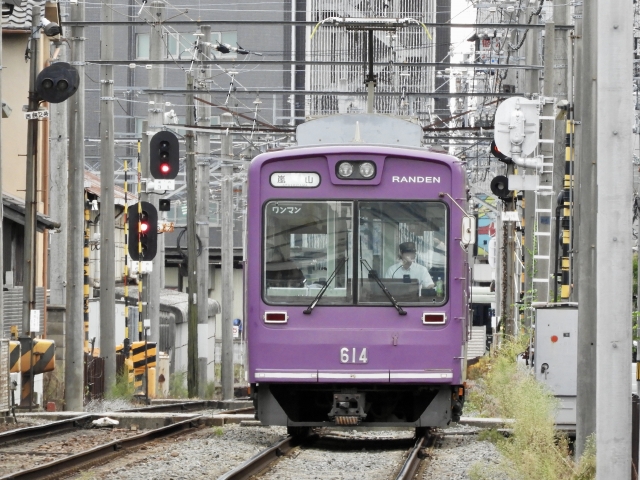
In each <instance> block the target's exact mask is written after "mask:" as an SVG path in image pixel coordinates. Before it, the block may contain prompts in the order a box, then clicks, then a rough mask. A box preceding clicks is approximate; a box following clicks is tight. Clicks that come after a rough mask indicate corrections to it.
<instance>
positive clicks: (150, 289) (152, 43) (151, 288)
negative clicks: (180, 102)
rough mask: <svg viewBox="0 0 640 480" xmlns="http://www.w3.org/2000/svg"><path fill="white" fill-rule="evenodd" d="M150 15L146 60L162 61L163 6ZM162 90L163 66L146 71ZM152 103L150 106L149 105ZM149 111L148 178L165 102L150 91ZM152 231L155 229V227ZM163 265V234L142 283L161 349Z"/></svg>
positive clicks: (154, 5)
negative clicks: (151, 148)
mask: <svg viewBox="0 0 640 480" xmlns="http://www.w3.org/2000/svg"><path fill="white" fill-rule="evenodd" d="M149 15H150V17H151V19H150V24H151V31H150V32H149V59H150V60H162V59H163V57H164V48H165V47H164V40H163V32H164V29H163V27H162V22H163V21H164V17H165V3H164V2H161V1H154V2H151V6H150V7H149ZM163 87H164V66H163V65H154V66H153V68H152V69H151V70H149V88H150V89H161V88H163ZM151 102H153V104H151ZM149 103H150V105H149V112H148V114H147V120H148V127H147V130H148V132H149V135H148V138H147V140H146V141H145V145H144V146H145V149H144V151H145V152H146V155H143V156H142V160H143V164H142V176H143V177H144V178H151V174H150V173H149V140H150V138H151V137H152V133H153V132H159V131H160V130H162V127H163V124H164V99H163V95H162V94H161V93H153V92H149ZM142 197H143V199H144V200H145V201H147V202H149V203H151V204H152V205H153V206H154V207H156V209H158V205H159V196H158V195H155V194H148V193H147V194H143V195H142ZM153 228H157V226H154V227H153ZM163 266H164V235H158V253H157V254H156V256H155V257H154V259H153V260H152V267H151V273H150V274H149V275H147V277H148V278H147V281H146V282H145V284H144V285H145V287H146V295H145V297H144V298H146V300H147V309H146V313H147V315H146V318H148V319H149V320H150V322H151V333H150V335H149V341H150V342H155V343H156V348H158V350H159V347H160V343H159V342H160V288H161V284H162V280H161V276H162V270H163V268H162V267H163Z"/></svg>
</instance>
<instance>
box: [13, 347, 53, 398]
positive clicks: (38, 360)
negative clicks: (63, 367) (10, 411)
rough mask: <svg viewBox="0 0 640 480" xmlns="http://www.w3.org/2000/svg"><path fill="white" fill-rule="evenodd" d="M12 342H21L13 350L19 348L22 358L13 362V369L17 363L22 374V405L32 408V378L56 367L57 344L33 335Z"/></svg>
mask: <svg viewBox="0 0 640 480" xmlns="http://www.w3.org/2000/svg"><path fill="white" fill-rule="evenodd" d="M12 343H19V346H14V347H13V351H15V350H16V349H18V351H19V352H20V357H19V358H20V360H19V362H18V363H17V364H13V363H12V364H11V368H12V370H11V371H12V372H14V370H15V367H16V365H17V366H18V371H19V372H20V373H21V374H22V375H21V377H22V388H21V392H20V406H21V407H29V408H31V406H32V391H31V385H32V383H33V382H32V381H31V379H32V378H33V376H34V375H38V374H39V373H45V372H52V371H53V370H54V369H55V366H56V344H55V342H54V341H53V340H47V339H42V338H31V337H20V340H19V342H12ZM10 351H11V347H10ZM10 357H11V355H10ZM14 373H17V372H14Z"/></svg>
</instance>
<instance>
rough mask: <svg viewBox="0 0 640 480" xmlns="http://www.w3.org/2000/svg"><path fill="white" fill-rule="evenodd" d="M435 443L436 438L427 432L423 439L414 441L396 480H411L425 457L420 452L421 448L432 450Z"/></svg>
mask: <svg viewBox="0 0 640 480" xmlns="http://www.w3.org/2000/svg"><path fill="white" fill-rule="evenodd" d="M435 441H436V436H435V435H433V434H432V433H429V432H427V433H426V434H425V435H424V436H423V437H420V438H418V439H417V440H416V443H415V445H414V446H413V448H412V449H411V451H410V452H409V455H408V456H407V460H406V461H405V462H404V465H403V466H402V469H401V470H400V472H399V473H398V476H397V477H396V480H411V479H413V477H414V476H415V474H416V473H417V472H418V468H419V467H420V463H421V462H422V459H423V458H425V455H424V454H423V452H422V449H423V448H425V447H426V448H432V447H433V445H434V443H435Z"/></svg>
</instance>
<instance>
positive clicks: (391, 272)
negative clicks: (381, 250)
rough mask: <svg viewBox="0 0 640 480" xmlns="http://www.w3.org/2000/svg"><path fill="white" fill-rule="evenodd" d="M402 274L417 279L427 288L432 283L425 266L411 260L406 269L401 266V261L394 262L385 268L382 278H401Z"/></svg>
mask: <svg viewBox="0 0 640 480" xmlns="http://www.w3.org/2000/svg"><path fill="white" fill-rule="evenodd" d="M404 275H409V278H413V279H416V280H418V282H419V283H420V284H421V285H422V287H423V288H429V287H432V286H433V285H434V283H433V279H432V278H431V275H429V270H427V267H425V266H423V265H420V264H419V263H416V262H412V263H411V265H409V268H408V269H406V268H404V267H403V266H402V262H398V263H395V264H393V265H391V266H390V267H389V268H388V269H387V272H386V273H385V275H384V278H403V277H404Z"/></svg>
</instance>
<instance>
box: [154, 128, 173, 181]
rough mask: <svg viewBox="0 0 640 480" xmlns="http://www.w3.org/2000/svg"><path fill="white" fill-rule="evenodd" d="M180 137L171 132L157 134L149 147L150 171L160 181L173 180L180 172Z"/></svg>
mask: <svg viewBox="0 0 640 480" xmlns="http://www.w3.org/2000/svg"><path fill="white" fill-rule="evenodd" d="M179 155H180V147H179V145H178V137H176V136H175V135H174V134H173V133H171V132H169V131H166V130H165V131H162V132H158V133H156V134H155V135H154V136H153V137H151V143H150V145H149V170H150V172H151V176H152V177H153V178H155V179H158V180H173V179H174V178H176V177H177V176H178V171H179V170H180V162H179Z"/></svg>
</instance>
